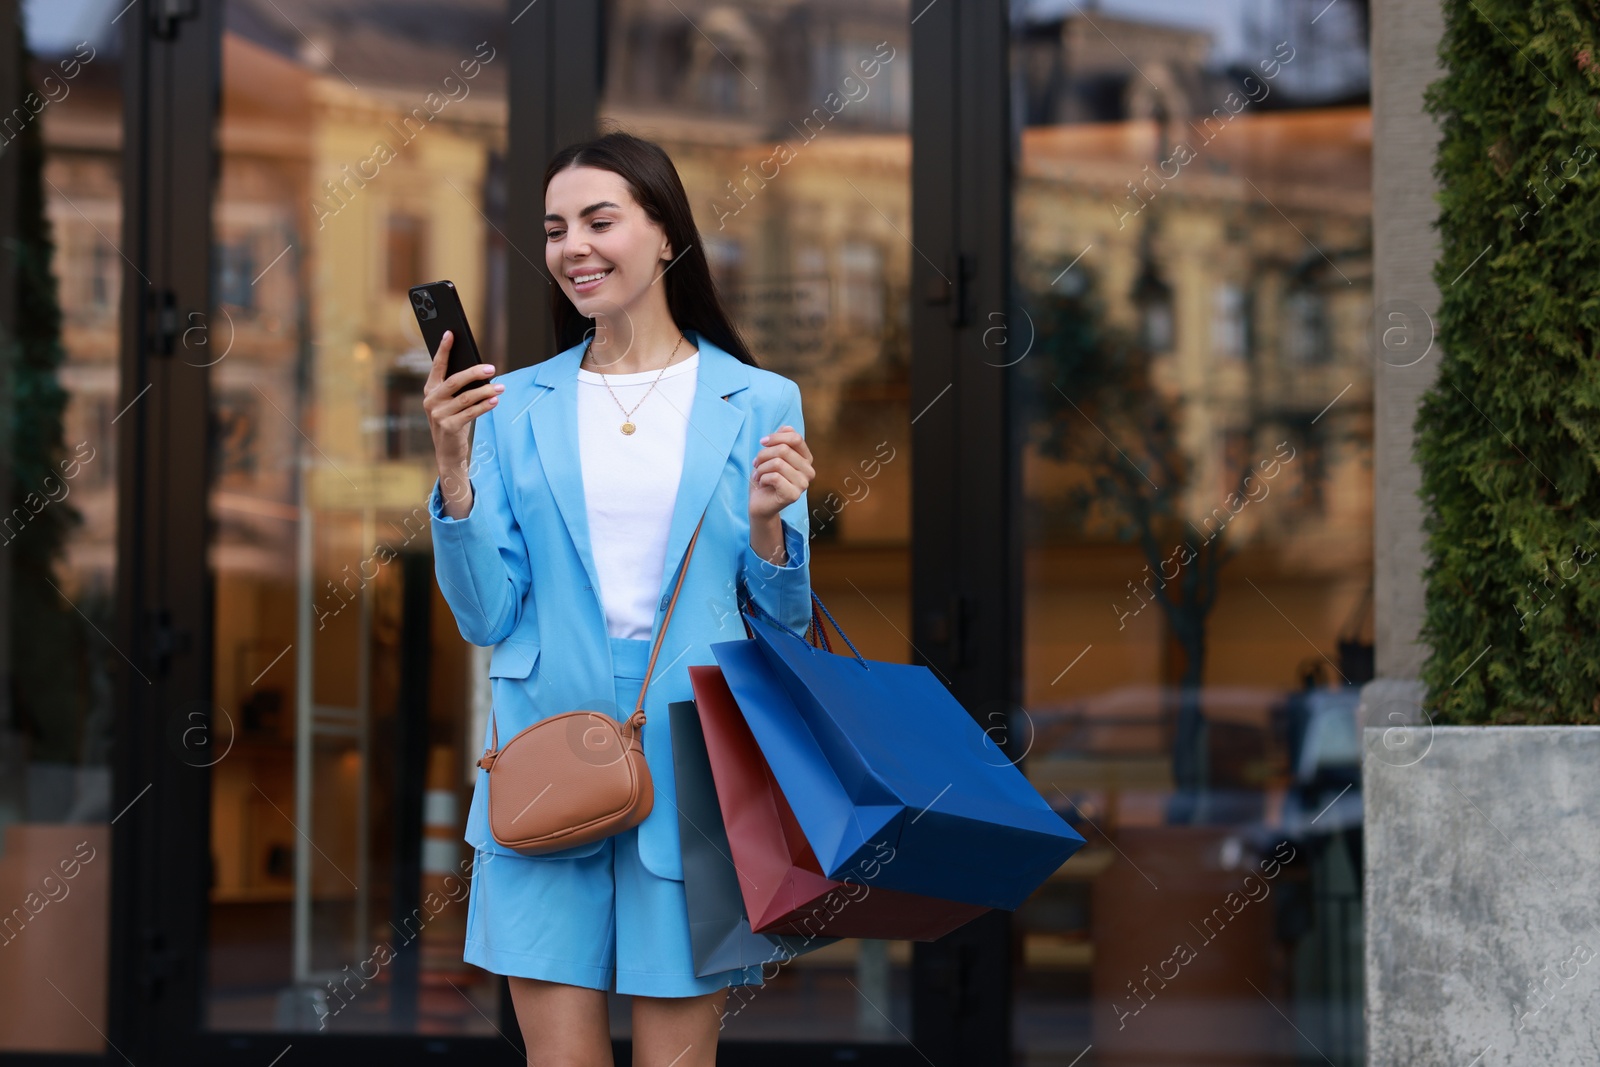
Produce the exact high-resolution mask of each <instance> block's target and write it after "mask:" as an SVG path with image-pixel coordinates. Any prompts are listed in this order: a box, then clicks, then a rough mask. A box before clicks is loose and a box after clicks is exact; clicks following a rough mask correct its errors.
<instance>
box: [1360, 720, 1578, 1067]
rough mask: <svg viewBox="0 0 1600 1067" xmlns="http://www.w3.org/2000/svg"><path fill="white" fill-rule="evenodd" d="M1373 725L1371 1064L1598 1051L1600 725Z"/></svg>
mask: <svg viewBox="0 0 1600 1067" xmlns="http://www.w3.org/2000/svg"><path fill="white" fill-rule="evenodd" d="M1409 729H1410V734H1409V736H1403V735H1401V734H1399V733H1395V732H1393V731H1391V730H1387V729H1382V728H1372V729H1368V730H1366V731H1365V732H1364V744H1365V761H1364V776H1365V782H1364V785H1363V789H1364V793H1365V803H1366V857H1365V867H1366V883H1365V887H1364V896H1365V901H1364V906H1365V911H1366V927H1367V929H1366V938H1367V945H1366V1002H1367V1044H1368V1060H1367V1063H1368V1067H1413V1065H1435V1064H1437V1065H1441V1067H1469V1065H1481V1067H1504V1065H1519V1064H1526V1065H1529V1067H1534V1065H1537V1067H1547V1065H1549V1064H1568V1063H1597V1062H1600V1011H1596V1010H1595V1008H1596V1005H1600V926H1597V923H1596V919H1597V912H1600V892H1597V886H1600V775H1596V774H1595V773H1594V769H1595V767H1596V766H1600V727H1587V726H1567V727H1541V726H1510V727H1500V726H1463V727H1437V728H1433V727H1428V726H1426V725H1423V726H1421V727H1411V728H1409Z"/></svg>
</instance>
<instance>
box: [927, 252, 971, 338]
mask: <svg viewBox="0 0 1600 1067" xmlns="http://www.w3.org/2000/svg"><path fill="white" fill-rule="evenodd" d="M975 270H976V264H975V261H974V259H973V257H972V255H971V254H970V253H968V252H957V253H956V254H955V255H954V256H952V257H951V258H950V260H949V262H948V263H947V264H946V266H945V269H944V270H943V271H941V272H940V273H939V276H938V277H936V278H932V279H929V281H928V290H927V293H926V300H927V303H928V304H929V305H932V306H937V305H940V304H943V305H944V306H945V308H946V313H947V315H948V317H949V320H950V325H951V326H965V325H966V324H967V288H968V287H967V282H969V281H970V280H971V279H972V276H973V274H974V272H975Z"/></svg>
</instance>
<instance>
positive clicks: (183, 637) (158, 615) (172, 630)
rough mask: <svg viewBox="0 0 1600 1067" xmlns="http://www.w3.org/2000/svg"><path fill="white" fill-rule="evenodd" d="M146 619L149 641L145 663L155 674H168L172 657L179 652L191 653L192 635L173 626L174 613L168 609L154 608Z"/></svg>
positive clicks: (148, 612)
mask: <svg viewBox="0 0 1600 1067" xmlns="http://www.w3.org/2000/svg"><path fill="white" fill-rule="evenodd" d="M145 618H146V624H145V633H146V635H148V636H147V640H148V641H149V644H148V645H147V646H146V653H145V662H146V663H147V664H148V665H149V666H150V667H151V668H152V669H153V670H154V671H155V673H157V674H166V673H167V670H168V668H169V667H170V666H171V664H172V657H173V656H174V655H175V654H177V653H179V652H187V651H189V647H190V638H191V636H192V635H191V634H190V632H189V631H188V630H186V629H183V628H181V627H177V626H174V625H173V624H172V612H171V611H170V610H168V609H167V608H152V609H150V610H149V611H147V612H146V613H145Z"/></svg>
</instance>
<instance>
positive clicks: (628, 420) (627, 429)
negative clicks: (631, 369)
mask: <svg viewBox="0 0 1600 1067" xmlns="http://www.w3.org/2000/svg"><path fill="white" fill-rule="evenodd" d="M686 340H688V338H686V337H684V336H683V334H681V333H680V334H678V343H677V344H675V345H673V346H672V355H670V356H668V357H667V361H666V362H665V363H663V364H662V365H661V369H660V370H659V371H657V372H656V381H655V382H651V383H650V388H649V389H646V390H645V391H644V396H641V397H640V398H639V404H643V403H644V402H645V400H646V399H648V398H649V396H650V394H651V393H653V392H655V388H656V382H659V381H660V380H661V376H662V375H663V374H665V373H667V368H668V367H670V366H672V360H673V357H675V356H676V355H677V354H678V349H679V347H680V346H682V344H683V342H684V341H686ZM593 344H594V334H590V335H589V340H588V341H587V342H585V344H584V346H583V356H584V359H587V358H588V357H589V347H590V346H591V345H593ZM579 362H580V363H581V362H583V361H582V360H579ZM596 373H599V372H598V371H597V372H596ZM600 377H601V379H602V380H604V381H605V383H606V392H608V393H610V394H611V399H612V400H616V401H617V407H619V408H622V432H623V433H625V434H631V433H633V431H634V430H637V429H638V427H637V426H635V425H634V424H633V413H634V412H635V411H638V410H639V404H635V405H633V407H632V409H629V408H624V407H622V401H620V400H617V391H616V390H615V389H613V388H611V381H610V378H611V375H609V374H600Z"/></svg>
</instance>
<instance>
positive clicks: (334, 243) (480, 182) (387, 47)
mask: <svg viewBox="0 0 1600 1067" xmlns="http://www.w3.org/2000/svg"><path fill="white" fill-rule="evenodd" d="M223 9H224V11H223V25H222V35H221V49H222V53H221V83H222V84H221V98H220V115H219V117H218V121H217V129H216V146H217V152H218V155H219V157H220V158H219V160H218V172H217V173H218V179H217V183H216V194H215V202H214V203H213V204H212V205H211V211H212V224H213V228H214V244H213V248H212V285H213V296H214V304H213V307H212V309H211V313H210V315H209V317H208V318H207V321H205V322H204V323H197V324H195V325H196V326H198V327H201V328H203V330H204V336H205V340H206V344H205V345H204V346H188V352H187V355H186V358H187V359H189V360H190V361H191V362H194V363H197V364H202V363H203V364H204V365H206V366H208V367H209V368H210V373H211V376H212V379H211V380H212V402H211V412H210V417H211V419H212V422H213V426H214V437H213V440H214V446H213V453H212V456H211V467H210V470H211V485H210V493H209V499H208V501H207V507H208V509H209V512H210V515H211V520H212V530H213V533H212V539H211V543H210V548H209V556H210V558H209V560H208V563H209V566H210V567H211V569H212V573H213V575H214V577H215V583H216V585H215V588H216V596H215V631H214V679H215V682H214V693H213V700H214V703H215V708H214V710H213V719H214V722H215V724H216V725H215V727H214V729H215V730H216V731H217V732H218V733H219V735H222V734H225V735H226V736H219V738H218V739H217V740H216V741H215V742H214V746H213V750H212V751H213V754H214V756H215V759H214V762H213V764H212V766H211V767H210V773H211V782H212V786H211V827H212V829H211V840H210V849H211V856H212V867H213V879H212V884H211V889H210V900H209V915H208V917H207V921H208V929H209V933H208V940H209V958H208V960H207V966H206V972H205V973H206V986H205V991H204V998H203V999H204V1019H205V1026H206V1027H208V1028H209V1029H212V1030H215V1031H257V1032H259V1031H272V1030H278V1031H314V1032H325V1033H356V1032H362V1033H380V1034H383V1033H388V1034H441V1035H466V1034H482V1035H489V1036H494V1034H495V1033H496V1026H497V1023H496V1022H495V1021H493V1020H497V1019H498V1017H499V1014H500V1007H499V990H500V988H501V985H502V982H501V980H500V979H499V978H498V977H497V976H493V975H488V974H486V973H484V972H482V971H478V970H476V969H475V968H472V967H470V966H468V965H467V964H465V963H463V962H462V959H461V946H462V940H463V934H464V930H465V923H466V901H467V881H466V877H465V875H466V873H467V872H468V871H469V870H470V866H471V864H470V860H471V854H470V853H471V850H470V849H469V848H468V847H467V846H466V845H465V844H464V843H463V842H462V840H461V827H462V824H463V823H464V821H465V811H466V801H467V799H468V797H469V795H470V787H471V784H472V780H473V779H472V775H473V774H474V773H475V768H474V767H473V761H474V759H475V758H476V756H477V752H476V751H475V750H474V744H475V741H476V739H477V738H478V737H480V736H481V735H482V726H481V723H482V721H483V720H482V718H481V716H482V715H483V714H484V713H485V710H486V709H485V700H486V695H487V694H486V685H487V678H486V677H485V675H486V666H487V653H488V651H489V650H488V649H474V648H472V647H471V646H468V645H466V644H465V643H464V642H462V641H461V640H460V638H459V635H458V634H457V632H456V629H455V626H454V624H453V622H452V620H451V618H450V612H449V609H448V607H447V606H446V605H445V604H444V602H443V600H442V598H440V597H439V595H438V593H437V591H436V588H435V583H434V574H433V564H432V557H431V555H430V548H429V543H428V541H429V539H428V534H427V528H428V513H427V508H426V498H427V495H428V491H429V489H430V487H431V485H432V482H433V479H434V477H435V471H434V468H433V460H432V445H431V440H430V435H429V432H428V428H427V425H426V422H425V420H424V418H423V415H422V410H421V395H422V383H423V379H424V377H425V376H426V374H427V370H428V364H429V354H428V353H427V352H426V351H425V349H424V348H423V346H422V342H421V339H420V336H419V334H418V331H417V328H416V323H415V320H414V318H413V317H412V312H411V309H410V305H409V302H408V300H407V297H406V290H407V288H408V287H409V286H411V285H414V284H417V283H419V282H424V281H431V280H436V279H440V278H449V279H451V280H452V281H454V282H455V284H456V286H457V287H458V288H459V290H460V291H461V293H462V294H463V297H464V300H465V302H466V304H467V312H468V315H469V317H470V318H471V320H472V321H473V323H474V324H475V326H476V328H477V329H476V333H477V336H478V339H479V342H480V344H482V345H483V346H484V348H485V349H486V351H487V353H488V354H489V358H490V359H492V360H494V361H495V362H497V363H498V362H500V361H501V360H502V359H503V356H504V336H505V333H504V323H505V319H506V313H507V294H506V291H505V285H504V281H503V279H504V273H505V253H506V247H505V241H504V238H503V237H502V236H501V229H502V228H503V218H504V209H505V202H506V197H507V195H508V193H507V190H506V188H505V157H506V120H507V98H506V86H507V80H508V70H507V65H508V62H507V42H506V35H507V32H508V19H507V17H506V8H505V4H504V3H499V2H493V0H480V2H474V3H456V4H452V5H449V6H448V8H446V7H420V8H419V7H417V6H416V5H413V4H405V3H398V2H397V3H379V4H368V5H363V6H360V7H359V8H348V7H341V8H338V9H335V8H330V7H327V6H324V5H318V4H312V3H286V2H282V0H279V2H273V0H227V2H226V3H225V4H224V5H223ZM540 295H541V296H542V294H540Z"/></svg>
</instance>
